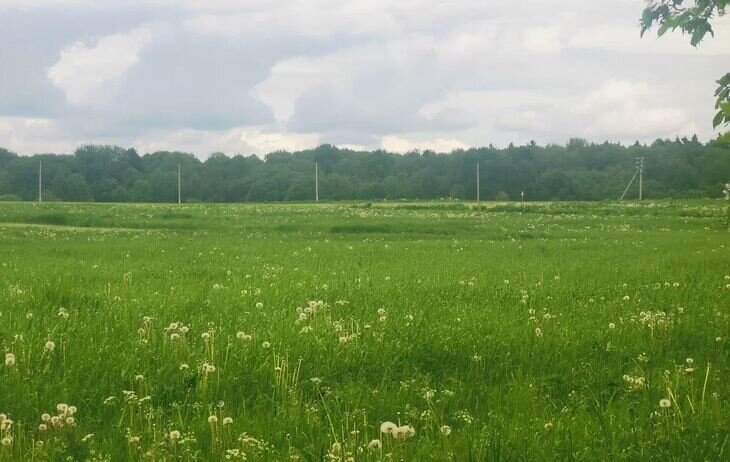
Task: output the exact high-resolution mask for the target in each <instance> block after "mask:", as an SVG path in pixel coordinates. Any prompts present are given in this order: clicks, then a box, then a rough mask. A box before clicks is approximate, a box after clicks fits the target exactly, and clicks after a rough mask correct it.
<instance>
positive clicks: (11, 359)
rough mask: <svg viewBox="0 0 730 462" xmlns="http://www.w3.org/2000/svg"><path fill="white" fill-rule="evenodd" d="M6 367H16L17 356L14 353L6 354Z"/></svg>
mask: <svg viewBox="0 0 730 462" xmlns="http://www.w3.org/2000/svg"><path fill="white" fill-rule="evenodd" d="M5 365H6V366H7V367H13V366H15V355H14V354H13V353H5Z"/></svg>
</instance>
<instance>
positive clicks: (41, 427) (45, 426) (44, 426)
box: [38, 424, 48, 432]
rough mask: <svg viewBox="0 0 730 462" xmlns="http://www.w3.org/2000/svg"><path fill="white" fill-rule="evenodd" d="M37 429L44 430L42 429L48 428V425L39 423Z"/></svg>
mask: <svg viewBox="0 0 730 462" xmlns="http://www.w3.org/2000/svg"><path fill="white" fill-rule="evenodd" d="M38 430H39V431H42V432H44V431H46V430H48V425H46V424H40V425H38Z"/></svg>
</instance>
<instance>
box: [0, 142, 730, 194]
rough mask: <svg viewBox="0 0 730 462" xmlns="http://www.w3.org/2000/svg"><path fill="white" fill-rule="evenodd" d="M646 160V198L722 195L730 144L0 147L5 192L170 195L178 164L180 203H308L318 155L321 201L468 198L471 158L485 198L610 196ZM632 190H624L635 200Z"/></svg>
mask: <svg viewBox="0 0 730 462" xmlns="http://www.w3.org/2000/svg"><path fill="white" fill-rule="evenodd" d="M640 156H641V157H644V158H645V169H644V197H645V198H649V199H658V198H700V197H720V196H721V194H722V188H723V185H724V184H725V183H726V182H727V181H728V179H730V145H729V144H727V143H724V142H721V141H712V142H709V143H706V144H703V143H701V142H699V141H698V140H697V138H696V137H693V138H692V139H687V138H682V139H679V138H678V139H675V140H674V141H671V140H661V139H660V140H656V141H655V142H654V143H652V144H651V145H645V144H639V143H635V144H633V145H631V146H623V145H621V144H616V143H608V142H606V143H602V144H595V143H588V142H586V141H585V140H582V139H572V140H570V142H568V143H567V145H565V146H559V145H547V146H538V145H536V144H535V143H534V142H533V143H530V144H527V145H524V146H514V145H510V146H509V147H507V148H505V149H497V148H495V147H493V146H489V147H482V148H474V149H466V150H455V151H453V152H451V153H447V154H440V153H435V152H432V151H423V152H420V151H415V152H409V153H406V154H395V153H390V152H386V151H383V150H376V151H353V150H349V149H339V148H337V147H335V146H331V145H322V146H319V147H317V148H315V149H310V150H305V151H299V152H293V153H291V152H284V151H280V152H274V153H271V154H268V155H267V156H266V157H265V158H264V159H262V158H260V157H257V156H242V155H236V156H231V157H229V156H227V155H225V154H223V153H220V152H218V153H214V154H212V155H210V156H209V157H208V158H207V159H206V160H204V161H203V160H200V159H198V158H197V157H195V156H194V155H192V154H189V153H184V152H168V151H159V152H153V153H149V154H145V155H139V154H138V153H137V151H136V150H135V149H129V148H124V147H119V146H108V145H85V146H81V147H79V148H78V149H77V150H76V151H75V152H74V153H73V154H60V155H59V154H36V155H33V156H19V155H17V154H15V153H13V152H11V151H8V150H6V149H2V148H0V199H2V200H37V196H38V167H39V162H42V166H43V198H44V200H62V201H76V202H82V201H95V202H176V201H177V179H178V178H177V177H178V165H179V166H180V170H181V172H182V174H181V178H182V198H183V201H184V202H198V201H200V202H275V201H311V200H313V199H314V189H315V178H314V170H315V162H316V164H317V165H318V171H319V194H320V199H321V200H383V199H388V200H397V199H426V200H428V199H431V200H433V199H447V198H449V199H468V200H472V199H474V198H475V197H476V164H477V162H478V163H479V166H480V182H479V183H480V194H481V198H482V199H484V200H490V199H493V200H519V198H520V194H521V192H522V191H524V192H525V197H526V199H528V200H603V199H617V198H618V197H619V196H620V195H621V193H622V192H623V190H624V188H625V187H626V185H627V184H628V182H629V180H630V179H631V177H632V176H633V174H634V172H635V171H636V158H637V157H640ZM636 188H637V186H636V185H634V186H633V190H631V191H630V192H629V193H628V194H627V197H628V198H630V197H636V196H637V192H638V191H637V189H636Z"/></svg>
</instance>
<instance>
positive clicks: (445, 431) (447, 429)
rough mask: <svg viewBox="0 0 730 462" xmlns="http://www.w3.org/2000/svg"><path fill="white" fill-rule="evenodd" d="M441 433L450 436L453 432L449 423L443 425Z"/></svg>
mask: <svg viewBox="0 0 730 462" xmlns="http://www.w3.org/2000/svg"><path fill="white" fill-rule="evenodd" d="M441 434H442V435H444V436H449V435H450V434H451V427H449V426H448V425H442V426H441Z"/></svg>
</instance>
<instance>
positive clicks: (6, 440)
mask: <svg viewBox="0 0 730 462" xmlns="http://www.w3.org/2000/svg"><path fill="white" fill-rule="evenodd" d="M0 442H2V445H3V446H5V447H6V448H7V447H10V446H12V445H13V437H12V436H10V435H8V436H6V437H5V438H3V439H2V440H0Z"/></svg>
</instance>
